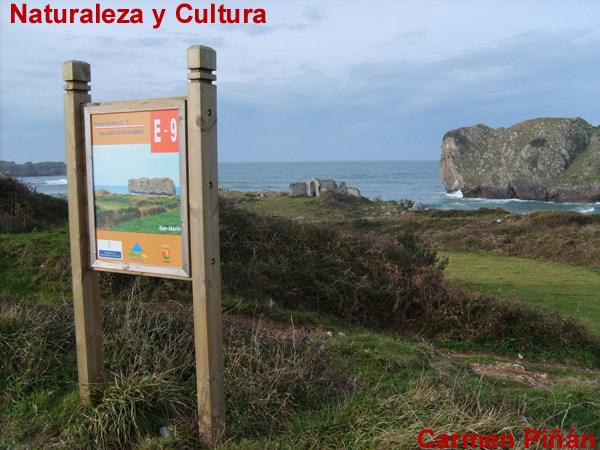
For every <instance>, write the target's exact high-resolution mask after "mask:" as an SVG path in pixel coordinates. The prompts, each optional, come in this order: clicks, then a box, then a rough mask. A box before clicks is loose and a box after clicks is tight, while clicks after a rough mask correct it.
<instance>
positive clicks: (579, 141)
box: [440, 118, 600, 202]
mask: <svg viewBox="0 0 600 450" xmlns="http://www.w3.org/2000/svg"><path fill="white" fill-rule="evenodd" d="M440 172H441V178H442V183H443V185H444V187H445V188H446V190H447V191H448V192H455V191H458V190H460V191H462V193H463V195H464V196H465V197H484V198H519V199H528V200H544V201H561V202H564V201H572V202H597V201H600V127H594V126H592V125H590V124H589V123H587V122H586V121H585V120H583V119H580V118H577V119H555V118H548V119H533V120H527V121H525V122H521V123H519V124H517V125H514V126H512V127H510V128H498V129H493V128H490V127H487V126H485V125H475V126H472V127H465V128H458V129H456V130H452V131H450V132H448V133H446V135H445V136H444V139H443V142H442V158H441V161H440Z"/></svg>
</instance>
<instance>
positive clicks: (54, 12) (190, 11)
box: [10, 3, 267, 29]
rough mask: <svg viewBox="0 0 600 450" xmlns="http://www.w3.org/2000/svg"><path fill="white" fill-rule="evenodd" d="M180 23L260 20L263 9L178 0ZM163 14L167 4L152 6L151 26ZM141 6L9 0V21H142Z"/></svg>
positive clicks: (156, 24) (264, 16)
mask: <svg viewBox="0 0 600 450" xmlns="http://www.w3.org/2000/svg"><path fill="white" fill-rule="evenodd" d="M174 14H175V19H176V20H177V21H178V22H180V23H186V24H187V23H196V24H248V23H253V24H264V23H267V12H266V11H265V10H264V9H262V8H227V7H226V6H225V5H223V4H221V5H217V4H215V3H210V4H209V5H207V6H205V7H203V8H198V7H195V6H193V5H191V4H189V3H181V4H179V5H177V6H176V7H175V8H174ZM166 16H167V8H152V9H151V20H152V28H155V29H156V28H160V26H161V25H162V24H163V21H164V19H165V17H166ZM144 19H145V17H144V10H143V9H140V8H105V7H103V6H102V5H101V4H100V3H96V4H95V5H94V6H92V7H90V8H54V7H52V6H51V5H49V4H48V5H45V6H44V7H43V8H30V7H29V6H28V5H27V3H19V4H17V3H11V5H10V21H11V23H23V24H25V23H28V24H142V23H144Z"/></svg>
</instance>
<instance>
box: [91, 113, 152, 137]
mask: <svg viewBox="0 0 600 450" xmlns="http://www.w3.org/2000/svg"><path fill="white" fill-rule="evenodd" d="M91 122H92V144H93V145H122V144H150V143H151V140H150V112H149V111H142V112H130V113H107V114H93V115H92V120H91Z"/></svg>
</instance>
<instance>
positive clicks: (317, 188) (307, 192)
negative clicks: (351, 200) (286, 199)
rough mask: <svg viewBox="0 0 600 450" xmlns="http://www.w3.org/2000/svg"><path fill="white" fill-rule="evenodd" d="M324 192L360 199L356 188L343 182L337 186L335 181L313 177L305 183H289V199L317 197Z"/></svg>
mask: <svg viewBox="0 0 600 450" xmlns="http://www.w3.org/2000/svg"><path fill="white" fill-rule="evenodd" d="M326 192H332V193H334V194H338V195H348V196H351V197H357V198H359V197H361V194H360V190H359V189H358V188H355V187H350V186H346V183H344V182H343V181H341V182H340V183H339V184H338V183H337V182H336V181H335V180H325V179H321V178H314V177H313V178H311V179H310V180H308V181H306V182H293V183H290V197H319V196H320V195H321V194H324V193H326Z"/></svg>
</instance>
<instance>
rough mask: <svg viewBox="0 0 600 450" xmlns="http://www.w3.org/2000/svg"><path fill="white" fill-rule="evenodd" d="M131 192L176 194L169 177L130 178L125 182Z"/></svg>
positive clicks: (173, 184)
mask: <svg viewBox="0 0 600 450" xmlns="http://www.w3.org/2000/svg"><path fill="white" fill-rule="evenodd" d="M127 189H128V190H129V192H131V193H132V194H148V195H176V194H177V190H176V189H175V183H174V182H173V180H171V179H170V178H132V179H131V180H129V181H128V182H127Z"/></svg>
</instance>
